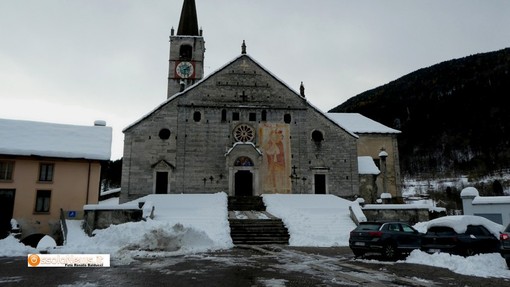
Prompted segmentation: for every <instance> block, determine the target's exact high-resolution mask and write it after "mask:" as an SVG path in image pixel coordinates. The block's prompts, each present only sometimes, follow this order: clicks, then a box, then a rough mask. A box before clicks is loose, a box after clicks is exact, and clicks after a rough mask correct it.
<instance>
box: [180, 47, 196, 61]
mask: <svg viewBox="0 0 510 287" xmlns="http://www.w3.org/2000/svg"><path fill="white" fill-rule="evenodd" d="M192 56H193V47H191V45H182V46H181V47H180V48H179V58H180V59H181V60H183V61H191V58H192Z"/></svg>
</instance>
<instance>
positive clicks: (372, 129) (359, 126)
mask: <svg viewBox="0 0 510 287" xmlns="http://www.w3.org/2000/svg"><path fill="white" fill-rule="evenodd" d="M327 116H328V117H329V118H330V119H332V120H333V121H335V122H336V123H338V124H340V125H342V126H344V127H345V128H347V129H348V130H349V131H351V132H353V133H356V134H399V133H400V131H399V130H395V129H392V128H390V127H387V126H385V125H383V124H381V123H379V122H376V121H374V120H372V119H370V118H367V117H365V116H364V115H362V114H358V113H327Z"/></svg>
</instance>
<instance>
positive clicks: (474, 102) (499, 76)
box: [330, 48, 510, 175]
mask: <svg viewBox="0 0 510 287" xmlns="http://www.w3.org/2000/svg"><path fill="white" fill-rule="evenodd" d="M509 102H510V48H507V49H503V50H500V51H496V52H489V53H483V54H477V55H472V56H468V57H465V58H461V59H455V60H451V61H447V62H443V63H440V64H437V65H434V66H431V67H428V68H424V69H420V70H417V71H415V72H413V73H410V74H408V75H406V76H403V77H401V78H399V79H397V80H395V81H393V82H390V83H388V84H386V85H383V86H381V87H378V88H375V89H373V90H369V91H366V92H364V93H361V94H359V95H357V96H355V97H353V98H351V99H349V100H348V101H346V102H345V103H343V104H341V105H339V106H337V107H335V108H333V109H332V110H331V111H330V112H358V113H361V114H363V115H365V116H368V117H370V118H372V119H374V120H377V121H380V122H381V123H383V124H385V125H388V126H390V127H393V128H396V129H399V130H401V131H402V134H401V135H400V136H399V149H400V159H401V168H402V173H403V174H409V175H417V174H420V173H428V174H431V173H432V174H433V173H441V174H455V173H461V172H462V173H466V172H470V173H486V172H489V171H491V170H496V169H500V168H508V167H510V151H509V143H510V106H509Z"/></svg>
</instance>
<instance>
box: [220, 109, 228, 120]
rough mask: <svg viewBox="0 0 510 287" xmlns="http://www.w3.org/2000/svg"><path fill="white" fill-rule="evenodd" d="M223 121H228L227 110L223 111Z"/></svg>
mask: <svg viewBox="0 0 510 287" xmlns="http://www.w3.org/2000/svg"><path fill="white" fill-rule="evenodd" d="M221 121H222V122H226V121H227V110H225V109H223V110H221Z"/></svg>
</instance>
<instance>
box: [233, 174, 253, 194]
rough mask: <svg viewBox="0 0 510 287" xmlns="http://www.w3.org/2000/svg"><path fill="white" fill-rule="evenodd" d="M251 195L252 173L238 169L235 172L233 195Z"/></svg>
mask: <svg viewBox="0 0 510 287" xmlns="http://www.w3.org/2000/svg"><path fill="white" fill-rule="evenodd" d="M252 195H253V174H252V173H251V172H250V171H249V170H239V171H237V172H236V174H235V196H252Z"/></svg>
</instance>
